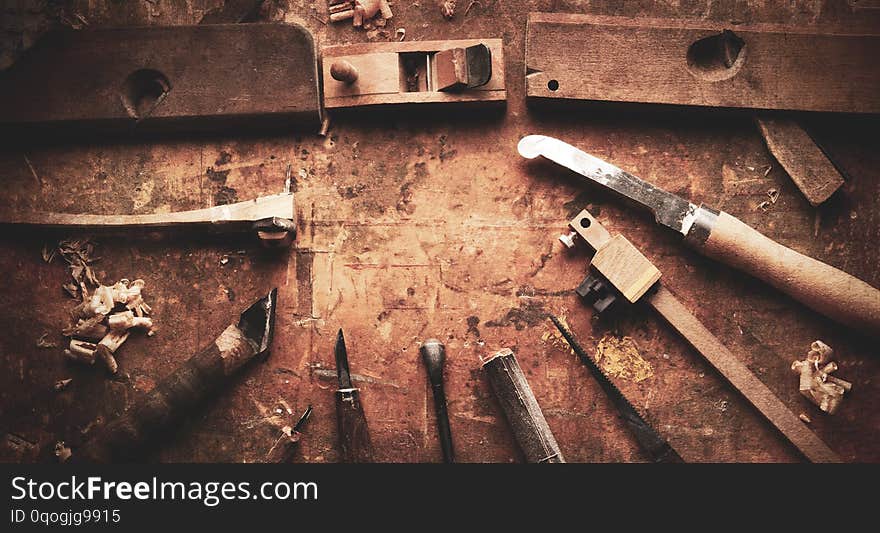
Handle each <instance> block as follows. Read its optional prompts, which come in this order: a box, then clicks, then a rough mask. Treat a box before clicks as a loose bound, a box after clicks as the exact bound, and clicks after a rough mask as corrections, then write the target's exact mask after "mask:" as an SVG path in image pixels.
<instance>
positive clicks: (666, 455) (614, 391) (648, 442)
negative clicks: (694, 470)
mask: <svg viewBox="0 0 880 533" xmlns="http://www.w3.org/2000/svg"><path fill="white" fill-rule="evenodd" d="M548 316H549V317H550V320H551V321H552V322H553V324H554V325H555V326H556V328H557V329H558V330H559V332H560V333H562V336H563V337H565V340H566V341H568V344H569V346H571V348H572V350H574V353H575V354H577V356H578V358H579V359H580V360H581V362H582V363H583V364H584V365H586V366H587V368H589V369H590V372H591V373H592V374H593V377H595V378H596V381H598V382H599V385H601V386H602V390H604V391H605V394H607V395H608V398H610V399H611V403H613V404H614V407H616V408H617V410H618V411H619V412H620V416H621V417H622V418H623V421H624V422H626V425H627V426H628V427H629V430H630V431H631V432H632V434H633V436H634V437H635V438H636V441H638V443H639V446H641V447H642V449H643V450H644V451H645V452H647V453H648V454H649V455H650V456H651V459H653V460H654V462H656V463H681V462H683V460H682V458H681V456H679V455H678V453H677V452H676V451H675V450H673V449H672V447H671V446H670V445H669V443H668V442H666V440H664V439H663V437H661V436H660V434H658V433H657V432H656V431H655V430H654V428H652V427H651V426H650V425H649V424H648V423H647V422H645V420H644V419H643V418H642V415H640V414H639V412H638V411H636V408H635V407H633V405H632V404H631V403H630V402H629V400H627V399H626V397H625V396H624V395H623V393H622V392H620V389H618V388H617V386H616V385H614V383H612V382H611V380H610V379H608V376H607V375H605V372H603V371H602V369H601V368H599V365H597V364H596V362H595V361H593V359H592V358H591V357H590V356H589V355H587V352H586V351H584V349H583V347H582V346H581V345H580V344H579V343H578V341H577V339H575V338H574V335H573V334H572V333H571V332H570V331H568V329H567V328H566V327H565V326H563V325H562V322H560V321H559V319H558V318H556V317H555V316H553V315H548Z"/></svg>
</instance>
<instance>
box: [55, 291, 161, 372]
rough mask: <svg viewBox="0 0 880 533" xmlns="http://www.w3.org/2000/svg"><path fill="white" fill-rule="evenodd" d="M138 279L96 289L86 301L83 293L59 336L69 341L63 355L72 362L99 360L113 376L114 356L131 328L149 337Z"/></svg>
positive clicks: (150, 330)
mask: <svg viewBox="0 0 880 533" xmlns="http://www.w3.org/2000/svg"><path fill="white" fill-rule="evenodd" d="M145 286H146V283H145V282H144V280H142V279H136V280H134V281H129V280H127V279H122V280H119V281H118V282H117V283H115V284H113V285H100V284H99V285H98V286H97V287H96V288H95V290H94V292H93V293H92V295H91V296H90V297H89V296H88V294H87V293H84V294H85V296H86V297H84V299H83V301H82V303H80V304H79V305H77V306H76V307H75V308H74V309H73V311H72V313H71V315H72V318H73V320H75V323H74V324H71V325H70V326H68V327H67V328H65V329H64V330H63V331H62V333H63V334H64V335H65V336H67V337H70V338H71V339H70V346H69V348H68V349H66V350H65V351H64V354H65V355H66V356H67V357H68V358H70V359H73V360H75V361H80V362H84V363H87V364H94V362H95V360H100V361H101V362H102V363H104V365H105V366H106V367H107V370H109V371H110V373H111V374H116V373H117V372H118V370H119V365H118V363H117V361H116V358H115V357H114V355H113V354H114V353H115V352H116V350H118V349H119V347H120V346H121V345H122V343H124V342H125V341H126V340H127V339H128V337H129V334H130V330H131V329H132V328H138V329H142V330H145V331H146V332H147V335H148V336H152V334H153V331H154V330H153V320H152V319H151V318H149V317H145V316H144V315H147V314H149V313H150V312H151V311H152V308H151V307H150V306H149V305H148V304H147V303H146V302H145V301H144V297H143V289H144V287H145Z"/></svg>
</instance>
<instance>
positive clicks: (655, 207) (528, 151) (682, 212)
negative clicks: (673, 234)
mask: <svg viewBox="0 0 880 533" xmlns="http://www.w3.org/2000/svg"><path fill="white" fill-rule="evenodd" d="M517 150H518V151H519V153H520V155H521V156H523V157H525V158H527V159H534V158H536V157H538V156H539V155H540V156H544V157H546V158H547V159H549V160H551V161H553V162H555V163H558V164H560V165H562V166H564V167H565V168H567V169H569V170H572V171H574V172H577V173H578V174H580V175H581V176H584V177H585V178H587V179H589V180H590V181H592V182H594V183H598V184H599V185H602V186H604V187H607V188H609V189H611V190H613V191H615V192H616V193H618V194H620V195H622V196H624V197H626V198H629V199H630V200H632V201H634V202H636V203H637V204H639V205H642V206H644V207H646V208H647V209H648V210H650V211H651V212H652V213H654V219H655V220H657V223H658V224H662V225H664V226H666V227H668V228H671V229H673V230H675V231H677V232H679V233H681V234H682V235H687V233H688V231H689V230H690V228H691V225H693V223H694V218H695V217H696V211H697V209H698V206H696V205H694V204H692V203H690V202H688V201H687V200H685V199H683V198H680V197H678V196H676V195H674V194H672V193H668V192H666V191H664V190H663V189H658V188H657V187H654V186H653V185H651V184H650V183H648V182H646V181H642V180H641V179H640V178H637V177H636V176H633V175H632V174H630V173H629V172H625V171H623V170H621V169H619V168H617V167H616V166H614V165H612V164H611V163H608V162H606V161H603V160H601V159H599V158H598V157H594V156H592V155H590V154H588V153H586V152H584V151H582V150H578V149H577V148H575V147H574V146H572V145H570V144H568V143H565V142H562V141H560V140H559V139H554V138H553V137H546V136H544V135H527V136H525V137H523V138H522V139H520V141H519V144H518V145H517Z"/></svg>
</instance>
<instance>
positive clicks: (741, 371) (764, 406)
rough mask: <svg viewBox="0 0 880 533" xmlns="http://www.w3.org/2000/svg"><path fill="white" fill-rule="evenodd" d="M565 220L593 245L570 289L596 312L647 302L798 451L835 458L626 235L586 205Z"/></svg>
mask: <svg viewBox="0 0 880 533" xmlns="http://www.w3.org/2000/svg"><path fill="white" fill-rule="evenodd" d="M569 226H570V227H571V229H572V230H573V232H574V237H573V236H572V235H568V236H566V239H565V240H567V241H572V240H573V238H577V239H579V240H580V239H583V240H584V241H585V242H586V243H587V244H588V245H589V246H590V247H592V248H593V249H594V250H595V251H596V253H595V255H594V256H593V259H592V261H591V265H590V266H591V269H592V270H593V271H594V272H595V274H593V273H591V274H589V275H588V276H587V277H586V279H585V280H584V281H583V282H582V283H581V284H580V286H579V287H578V288H577V289H576V290H575V292H577V293H578V295H579V296H581V297H582V298H584V300H586V301H587V302H589V303H591V304H592V305H593V308H594V309H596V311H597V312H599V313H603V312H607V311H609V310H610V309H613V308H615V307H617V306H618V302H624V303H625V302H629V303H636V302H638V301H645V302H647V304H648V305H650V306H651V307H653V308H654V310H655V311H657V312H658V313H659V314H660V316H662V317H663V318H664V319H665V320H666V321H667V322H668V323H669V325H671V326H672V328H673V329H675V330H676V331H677V332H678V333H679V334H680V335H681V336H682V337H684V339H685V340H686V341H687V342H688V343H689V344H690V345H691V346H692V347H694V348H695V349H696V350H697V352H699V353H700V355H702V356H703V358H704V359H706V361H707V362H709V364H711V365H712V366H713V367H715V370H717V371H718V373H720V374H721V375H722V376H723V377H724V378H725V379H726V380H727V381H728V382H729V383H730V384H731V385H733V387H734V388H735V389H736V390H738V391H739V392H740V394H742V395H743V397H744V398H745V399H746V400H748V401H749V403H751V404H752V405H753V406H754V407H755V409H757V410H758V411H759V412H760V413H761V414H762V415H763V416H764V417H765V418H766V419H767V420H768V421H770V423H771V424H773V425H774V426H775V427H776V429H777V430H779V432H780V433H782V435H783V436H784V437H785V438H786V439H788V441H789V442H791V444H792V445H794V447H795V448H797V449H798V450H799V451H800V452H801V454H803V455H804V457H806V458H807V459H809V460H810V461H813V462H833V463H838V462H840V461H841V460H840V457H838V456H837V454H836V453H834V452H833V451H832V450H831V449H830V448H828V446H827V445H826V444H825V443H824V442H822V441H821V440H820V439H819V437H817V436H816V435H815V434H814V433H813V432H812V431H810V430H809V429H808V428H807V427H806V426H805V425H804V424H803V422H801V421H800V419H799V418H798V417H797V415H795V414H794V413H792V412H791V411H790V410H789V409H788V407H786V405H785V404H784V403H782V401H781V400H779V398H777V397H776V395H774V394H773V391H771V390H770V389H769V388H767V386H766V385H764V383H762V382H761V380H759V379H758V378H757V377H756V376H755V375H754V374H753V373H752V371H751V370H749V368H748V367H747V366H746V365H745V364H744V363H743V362H741V361H740V360H739V359H737V358H736V357H735V356H734V355H733V354H732V353H730V350H728V349H727V347H725V346H724V345H723V344H722V343H721V341H719V340H718V339H717V338H716V337H715V336H714V335H712V333H711V332H710V331H709V330H708V329H706V327H705V326H704V325H703V324H702V323H701V322H700V321H699V320H697V318H696V317H695V316H694V315H692V314H691V313H690V312H689V311H688V310H687V309H686V308H685V307H684V305H682V304H681V302H679V301H678V300H677V299H676V298H675V295H673V294H672V293H671V292H670V291H669V290H668V289H666V288H665V287H664V286H663V285H662V284H661V283H660V271H659V270H658V269H657V267H655V266H654V265H653V264H652V263H651V262H650V261H649V260H648V259H647V258H646V257H645V256H644V255H642V253H641V252H639V250H638V249H636V247H635V246H633V245H632V243H630V242H629V241H628V240H627V239H626V237H624V236H623V235H616V236H614V237H612V236H611V235H610V234H609V233H608V231H607V230H606V229H605V228H604V227H602V225H601V224H600V223H599V221H598V220H596V219H595V218H594V217H593V216H592V215H591V214H590V213H589V212H588V211H586V210H584V211H581V212H580V213H579V214H578V215H577V216H575V217H574V218H573V219H572V220H571V222H569Z"/></svg>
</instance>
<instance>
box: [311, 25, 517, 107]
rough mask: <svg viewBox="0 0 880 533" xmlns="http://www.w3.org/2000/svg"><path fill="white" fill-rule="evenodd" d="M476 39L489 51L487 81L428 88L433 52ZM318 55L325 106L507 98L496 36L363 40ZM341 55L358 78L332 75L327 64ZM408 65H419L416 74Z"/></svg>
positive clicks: (435, 75) (433, 74)
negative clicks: (350, 80) (451, 88)
mask: <svg viewBox="0 0 880 533" xmlns="http://www.w3.org/2000/svg"><path fill="white" fill-rule="evenodd" d="M481 43H482V44H485V45H486V46H488V47H489V50H490V51H491V54H492V77H491V78H490V79H489V82H488V83H486V84H485V85H482V86H480V87H475V88H471V89H467V90H463V91H460V92H446V91H439V90H438V89H437V84H436V83H434V84H432V86H431V87H429V86H428V83H427V78H428V77H430V78H431V79H432V80H434V81H435V82H436V80H437V78H438V73H437V70H436V68H435V67H436V61H433V60H434V59H435V57H434V56H435V55H436V54H438V53H440V52H442V51H443V50H449V49H452V48H462V49H464V48H467V47H468V46H472V45H476V44H481ZM322 55H323V66H322V69H323V71H322V76H323V82H324V85H323V86H324V107H326V108H328V109H338V108H350V107H359V106H377V105H399V104H422V103H435V104H444V103H456V102H487V103H488V102H503V101H504V100H506V99H507V91H506V89H505V85H504V51H503V47H502V42H501V39H465V40H455V41H422V42H390V43H363V44H352V45H342V46H330V47H328V48H325V49H324V50H323V54H322ZM340 59H341V60H345V61H347V62H349V63H350V64H351V65H352V66H354V68H355V69H357V72H358V78H357V81H355V82H354V83H345V82H341V81H338V80H335V79H333V77H332V76H331V74H330V69H331V66H332V64H333V63H334V62H335V61H337V60H340ZM410 64H412V65H416V66H417V67H418V71H417V74H418V75H417V76H408V72H409V65H410ZM429 65H431V66H430V67H429ZM429 68H430V70H429ZM444 77H445V75H444Z"/></svg>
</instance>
